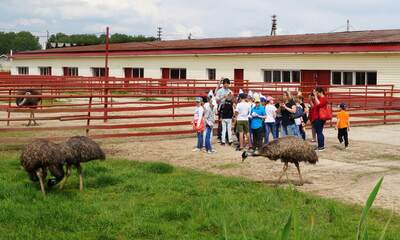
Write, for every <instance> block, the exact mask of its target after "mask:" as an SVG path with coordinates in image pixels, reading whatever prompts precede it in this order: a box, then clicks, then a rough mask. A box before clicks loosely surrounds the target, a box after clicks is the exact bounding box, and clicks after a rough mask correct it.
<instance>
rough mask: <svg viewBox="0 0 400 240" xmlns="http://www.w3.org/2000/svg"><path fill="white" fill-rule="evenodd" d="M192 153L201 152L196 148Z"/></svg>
mask: <svg viewBox="0 0 400 240" xmlns="http://www.w3.org/2000/svg"><path fill="white" fill-rule="evenodd" d="M192 152H200V148H195V149H193V150H192Z"/></svg>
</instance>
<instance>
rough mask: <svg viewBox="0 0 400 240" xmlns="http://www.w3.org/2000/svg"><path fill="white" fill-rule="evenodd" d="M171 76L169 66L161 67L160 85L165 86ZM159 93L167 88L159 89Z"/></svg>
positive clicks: (164, 92) (164, 91)
mask: <svg viewBox="0 0 400 240" xmlns="http://www.w3.org/2000/svg"><path fill="white" fill-rule="evenodd" d="M170 78H171V75H170V69H169V68H161V80H160V84H159V86H160V87H167V81H168V79H170ZM159 93H160V94H166V93H167V90H164V89H160V92H159Z"/></svg>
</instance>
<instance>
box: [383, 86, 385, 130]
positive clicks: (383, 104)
mask: <svg viewBox="0 0 400 240" xmlns="http://www.w3.org/2000/svg"><path fill="white" fill-rule="evenodd" d="M383 124H386V90H384V96H383Z"/></svg>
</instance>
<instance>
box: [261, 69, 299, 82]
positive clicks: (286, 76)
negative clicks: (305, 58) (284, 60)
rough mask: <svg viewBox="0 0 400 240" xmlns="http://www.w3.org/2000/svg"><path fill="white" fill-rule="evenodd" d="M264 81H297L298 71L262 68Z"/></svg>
mask: <svg viewBox="0 0 400 240" xmlns="http://www.w3.org/2000/svg"><path fill="white" fill-rule="evenodd" d="M263 74H264V82H268V83H270V82H274V83H282V82H283V83H299V82H300V80H301V74H300V71H296V70H282V71H281V70H263Z"/></svg>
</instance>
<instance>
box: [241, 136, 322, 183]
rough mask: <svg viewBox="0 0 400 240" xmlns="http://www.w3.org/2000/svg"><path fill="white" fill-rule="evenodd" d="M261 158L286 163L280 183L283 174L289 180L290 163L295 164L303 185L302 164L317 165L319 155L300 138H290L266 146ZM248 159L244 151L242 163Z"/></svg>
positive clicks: (277, 140)
mask: <svg viewBox="0 0 400 240" xmlns="http://www.w3.org/2000/svg"><path fill="white" fill-rule="evenodd" d="M259 155H260V156H265V157H267V158H268V159H270V160H273V161H276V160H278V159H280V160H281V162H283V163H284V166H283V169H282V172H281V174H280V176H279V180H278V182H280V181H281V179H282V177H283V174H286V178H287V179H288V180H289V178H288V175H287V172H286V171H287V169H288V167H289V163H293V164H294V165H295V166H296V168H297V172H298V174H299V178H300V185H303V184H304V182H303V177H302V176H301V172H300V165H299V163H300V162H306V163H310V164H316V163H317V162H318V155H317V154H316V152H315V150H314V148H313V147H312V146H311V145H310V144H308V143H307V142H306V141H304V140H303V139H300V138H298V137H293V136H288V137H283V138H278V139H276V140H273V141H272V142H269V143H268V144H265V145H264V146H263V147H262V148H261V151H260V153H259ZM247 157H248V153H247V152H246V151H244V152H243V153H242V162H243V161H244V160H245V159H246V158H247Z"/></svg>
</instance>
